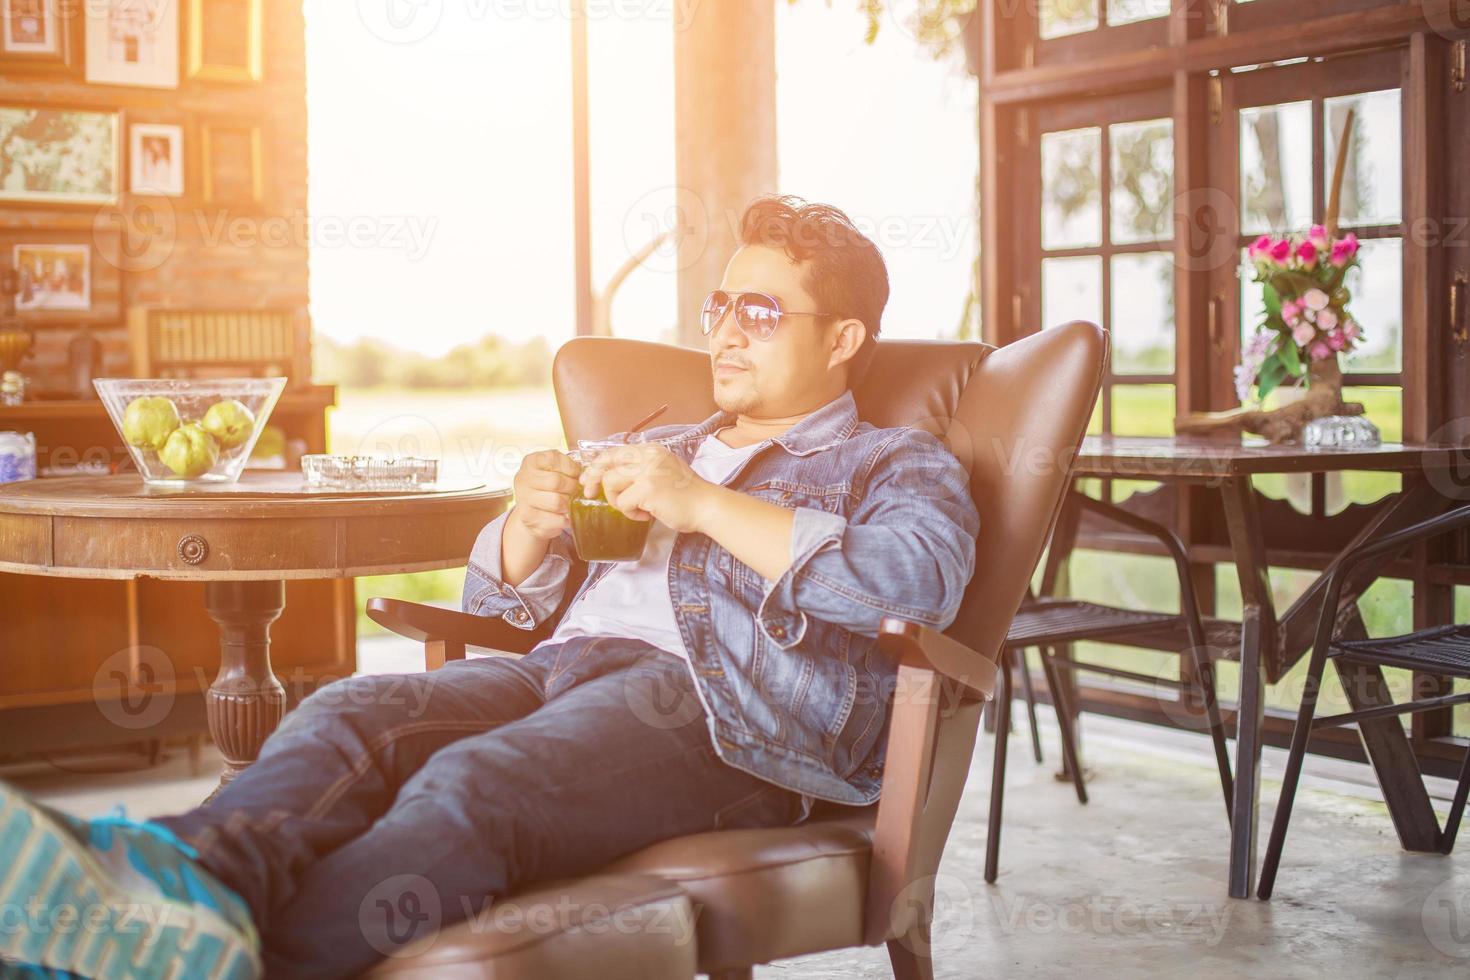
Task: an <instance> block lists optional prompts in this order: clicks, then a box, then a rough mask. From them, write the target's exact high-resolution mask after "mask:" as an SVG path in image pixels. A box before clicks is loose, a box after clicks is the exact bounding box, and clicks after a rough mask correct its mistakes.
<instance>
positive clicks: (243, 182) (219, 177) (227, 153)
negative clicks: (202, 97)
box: [199, 119, 265, 206]
mask: <svg viewBox="0 0 1470 980" xmlns="http://www.w3.org/2000/svg"><path fill="white" fill-rule="evenodd" d="M199 164H200V166H199V170H200V183H201V184H202V185H203V191H204V194H203V196H204V202H205V203H206V204H223V205H236V206H239V205H246V206H248V205H256V204H260V203H261V202H262V201H264V200H265V175H264V172H263V170H262V160H261V135H260V126H259V125H258V124H256V123H254V122H252V121H249V120H238V121H236V120H220V119H215V120H209V121H206V122H204V123H203V124H202V125H201V127H200V149H199Z"/></svg>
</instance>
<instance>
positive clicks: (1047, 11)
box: [1037, 0, 1097, 40]
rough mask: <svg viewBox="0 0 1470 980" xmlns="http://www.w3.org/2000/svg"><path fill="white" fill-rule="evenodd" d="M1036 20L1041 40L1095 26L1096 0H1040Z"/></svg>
mask: <svg viewBox="0 0 1470 980" xmlns="http://www.w3.org/2000/svg"><path fill="white" fill-rule="evenodd" d="M1037 20H1038V26H1039V29H1040V33H1041V37H1042V39H1043V40H1045V39H1046V38H1051V37H1065V36H1066V35H1068V34H1081V33H1082V32H1083V31H1091V30H1094V29H1096V28H1097V3H1096V0H1041V6H1040V7H1039V8H1038V9H1037Z"/></svg>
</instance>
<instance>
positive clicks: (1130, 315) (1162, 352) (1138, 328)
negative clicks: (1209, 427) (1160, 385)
mask: <svg viewBox="0 0 1470 980" xmlns="http://www.w3.org/2000/svg"><path fill="white" fill-rule="evenodd" d="M1110 274H1111V275H1112V280H1111V287H1112V320H1111V323H1112V331H1113V373H1114V374H1173V373H1174V259H1173V256H1172V255H1171V254H1170V253H1169V252H1141V253H1138V254H1130V255H1115V256H1113V259H1112V268H1111V270H1110Z"/></svg>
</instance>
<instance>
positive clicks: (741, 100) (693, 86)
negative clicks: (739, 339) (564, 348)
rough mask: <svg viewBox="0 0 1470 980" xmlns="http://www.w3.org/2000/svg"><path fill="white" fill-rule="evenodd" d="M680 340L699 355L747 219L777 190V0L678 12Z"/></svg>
mask: <svg viewBox="0 0 1470 980" xmlns="http://www.w3.org/2000/svg"><path fill="white" fill-rule="evenodd" d="M676 9H679V10H681V16H680V17H678V18H676V20H675V25H674V131H675V135H674V173H675V179H676V183H677V185H678V192H677V197H676V201H675V207H676V215H677V218H676V222H677V225H678V227H677V228H676V229H675V233H676V235H677V237H678V265H679V273H678V276H679V280H678V286H679V318H678V342H679V343H681V344H685V345H688V346H695V347H701V346H703V345H704V337H703V336H702V335H701V334H700V332H699V308H700V306H701V304H702V303H703V302H704V297H705V294H706V293H708V292H709V291H710V290H711V289H713V288H714V287H715V286H716V285H718V283H719V281H720V276H721V275H722V274H723V273H724V271H725V263H726V262H728V261H729V259H730V255H731V254H732V253H733V252H734V250H735V245H736V241H737V234H738V232H739V219H740V213H741V212H742V211H743V210H744V209H745V205H746V204H748V203H749V202H750V200H751V198H754V197H757V196H759V195H761V194H769V193H772V192H774V191H775V190H776V8H775V0H699V2H691V3H687V4H676Z"/></svg>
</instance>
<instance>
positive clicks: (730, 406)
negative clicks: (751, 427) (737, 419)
mask: <svg viewBox="0 0 1470 980" xmlns="http://www.w3.org/2000/svg"><path fill="white" fill-rule="evenodd" d="M736 377H737V378H739V377H740V376H739V375H737V376H736ZM732 380H733V379H732ZM744 381H745V383H744V384H730V383H728V382H726V383H723V384H722V383H721V382H720V379H719V377H718V376H716V378H715V385H714V387H715V404H716V405H718V406H719V407H720V411H722V412H730V413H732V414H734V415H749V414H750V413H751V412H753V411H754V410H755V409H756V408H758V407H759V406H760V403H761V397H760V393H759V392H758V391H757V390H756V386H755V379H754V378H752V377H750V373H749V369H748V368H747V369H746V374H745V375H744Z"/></svg>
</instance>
